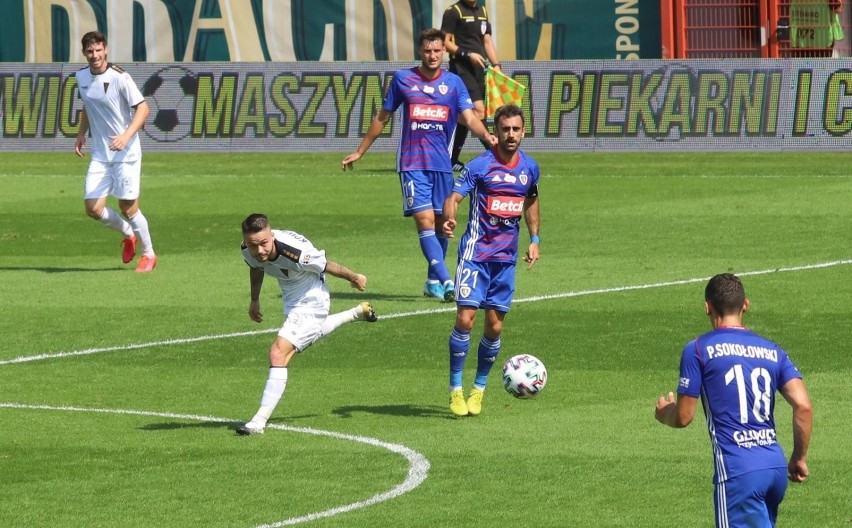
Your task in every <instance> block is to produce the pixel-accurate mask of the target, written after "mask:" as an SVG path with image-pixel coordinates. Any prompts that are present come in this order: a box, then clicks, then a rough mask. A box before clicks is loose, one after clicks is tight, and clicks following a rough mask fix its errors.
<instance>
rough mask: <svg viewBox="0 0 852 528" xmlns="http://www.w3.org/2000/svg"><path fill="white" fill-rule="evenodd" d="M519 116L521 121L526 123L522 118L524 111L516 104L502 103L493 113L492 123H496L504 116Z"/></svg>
mask: <svg viewBox="0 0 852 528" xmlns="http://www.w3.org/2000/svg"><path fill="white" fill-rule="evenodd" d="M518 116H520V117H521V123H523V124H526V123H525V120H524V111H523V110H521V107H520V106H518V105H516V104H507V105H503V106H501V107H500V108H498V109H497V111H496V112H495V113H494V124H495V125H498V124H499V123H500V120H501V119H503V118H505V117H518Z"/></svg>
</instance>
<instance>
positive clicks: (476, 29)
mask: <svg viewBox="0 0 852 528" xmlns="http://www.w3.org/2000/svg"><path fill="white" fill-rule="evenodd" d="M441 31H443V32H444V33H452V34H453V37H454V39H453V40H454V42H455V43H456V45H457V46H458V47H459V50H460V51H467V52H471V51H475V52H476V53H479V54H480V55H482V56H483V57H486V58H487V55H486V54H485V45H484V44H483V41H484V39H485V35H490V34H491V23H490V22H489V21H488V12H487V11H486V10H485V6H481V5H479V4H478V3H477V4H476V5H475V6H474V7H470V6H469V5H468V3H467V2H465V1H464V0H459V1H458V2H456V3H455V4H453V5H451V6H450V7H448V8H447V10H446V11H444V18H443V19H442V20H441ZM450 58H452V59H455V56H451V57H450Z"/></svg>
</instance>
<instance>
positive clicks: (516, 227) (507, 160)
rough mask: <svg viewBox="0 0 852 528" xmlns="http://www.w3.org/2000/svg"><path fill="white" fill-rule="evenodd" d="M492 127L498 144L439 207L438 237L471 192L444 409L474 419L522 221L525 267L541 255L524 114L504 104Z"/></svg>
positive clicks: (511, 284)
mask: <svg viewBox="0 0 852 528" xmlns="http://www.w3.org/2000/svg"><path fill="white" fill-rule="evenodd" d="M494 126H495V131H496V132H497V146H496V147H495V148H494V149H491V150H488V151H486V152H484V153H483V154H481V155H479V156H478V157H476V158H474V159H473V160H471V161H470V163H468V164H467V167H465V168H464V169H463V170H462V173H461V176H460V177H459V179H458V181H456V183H455V187H454V189H453V192H452V194H450V196H449V197H448V198H447V200H446V202H444V215H445V216H446V221H445V222H444V226H443V228H444V234H445V235H446V236H448V237H450V238H452V236H453V230H454V229H455V227H456V211H457V210H458V205H459V203H460V202H461V201H462V199H464V197H465V196H468V195H470V214H469V215H468V224H467V230H466V231H465V233H464V235H462V237H461V240H460V241H459V261H458V267H457V268H456V284H455V286H456V296H455V297H456V324H455V327H454V328H453V331H452V333H451V334H450V411H452V413H453V414H455V415H456V416H467V415H468V414H470V415H473V416H476V415H478V414H479V413H480V412H481V411H482V397H483V394H484V391H485V383H486V381H488V374H489V372H490V371H491V367H492V366H494V361H495V360H496V359H497V354H498V353H499V352H500V333H501V332H502V330H503V319H504V318H505V317H506V313H508V312H509V307H510V305H511V304H512V296H513V295H514V293H515V263H516V262H517V259H518V232H519V231H520V220H521V216H523V218H524V221H525V222H526V224H527V230H528V231H529V234H530V245H529V248H528V249H527V252H526V256H525V257H524V261H525V262H527V264H528V266H527V269H531V268H532V267H533V265H535V263H536V261H537V260H538V258H539V234H538V229H539V205H538V179H539V170H538V163H536V162H535V160H533V159H532V158H530V157H529V156H528V155H527V154H526V153H524V152H523V151H522V150H520V148H519V147H520V144H521V139H523V137H524V130H525V129H524V113H523V111H522V110H521V109H520V108H519V107H518V106H516V105H506V106H502V107H500V108H498V109H497V112H496V114H495V115H494ZM480 308H482V309H484V310H485V328H484V331H483V336H482V338H481V339H480V341H479V348H478V362H477V367H476V378H475V379H474V380H473V388H472V389H471V392H470V396H469V398H468V399H467V400H465V398H464V392H463V390H462V369H463V368H464V363H465V359H466V358H467V353H468V350H469V348H470V333H471V329H472V328H473V323H474V320H475V319H476V313H477V311H478V310H479V309H480Z"/></svg>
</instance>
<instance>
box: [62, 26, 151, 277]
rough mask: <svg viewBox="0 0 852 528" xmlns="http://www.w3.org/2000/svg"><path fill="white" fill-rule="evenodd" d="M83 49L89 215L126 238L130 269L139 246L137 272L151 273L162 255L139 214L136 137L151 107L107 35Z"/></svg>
mask: <svg viewBox="0 0 852 528" xmlns="http://www.w3.org/2000/svg"><path fill="white" fill-rule="evenodd" d="M82 45H83V54H84V55H85V56H86V60H87V61H88V63H89V66H88V67H86V68H83V69H81V70H79V71H78V72H77V73H76V78H77V86H78V89H79V92H80V98H81V99H82V100H83V111H82V113H81V114H80V130H79V132H78V133H77V141H76V142H75V143H74V151H75V152H76V153H77V155H78V156H80V157H81V158H82V157H83V147H85V146H86V134H87V132H88V131H89V130H91V132H92V159H91V161H90V162H89V170H88V173H87V174H86V185H85V191H84V195H83V199H84V202H85V204H86V214H87V215H89V216H90V217H92V218H94V219H95V220H98V221H99V222H101V223H102V224H104V225H105V226H107V227H109V228H110V229H114V230H116V231H118V232H120V233H121V234H122V235H124V239H123V240H122V248H123V249H122V255H121V260H122V261H123V262H124V263H125V264H127V263H129V262H130V261H131V260H133V257H135V256H136V243H137V241H138V242H139V244H140V245H141V246H142V247H141V249H142V258H140V259H139V265H138V266H137V267H136V271H138V272H140V273H144V272H148V271H151V270H153V269H154V266H156V265H157V255H156V254H155V253H154V245H153V244H152V242H151V233H150V231H149V230H148V220H147V219H146V218H145V215H143V214H142V211H140V210H139V189H140V179H141V176H142V147H141V145H140V142H139V135H138V134H137V132H139V130H140V129H142V127H143V126H144V124H145V119H147V118H148V113H149V109H148V103H147V102H145V97H144V96H143V95H142V93H141V92H140V91H139V88H138V87H137V86H136V83H134V82H133V79H132V78H131V77H130V75H128V74H127V73H126V72H125V71H124V70H122V69H121V68H119V67H118V66H116V65H114V64H110V63H109V62H107V42H106V37H105V36H104V34H103V33H100V32H98V31H90V32H89V33H86V34H85V35H83V38H82ZM108 195H112V196H115V197H116V198H117V199H118V206H119V209H120V210H121V215H123V216H124V218H122V216H121V215H119V214H117V213H116V212H115V210H113V209H111V208H109V207H107V206H106V200H107V196H108ZM125 219H126V220H125Z"/></svg>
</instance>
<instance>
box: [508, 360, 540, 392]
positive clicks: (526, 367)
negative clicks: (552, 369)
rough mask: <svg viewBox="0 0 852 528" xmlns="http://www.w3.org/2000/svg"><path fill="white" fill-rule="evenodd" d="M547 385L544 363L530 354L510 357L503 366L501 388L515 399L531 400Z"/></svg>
mask: <svg viewBox="0 0 852 528" xmlns="http://www.w3.org/2000/svg"><path fill="white" fill-rule="evenodd" d="M545 385H547V369H546V368H544V363H542V362H541V360H540V359H538V358H537V357H535V356H532V355H530V354H519V355H517V356H512V357H510V358H509V360H508V361H506V363H504V364H503V387H505V388H506V392H508V393H509V394H511V395H512V396H514V397H515V398H522V399H527V398H532V397H534V396H535V395H536V394H538V393H539V392H541V391H542V389H544V386H545Z"/></svg>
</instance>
